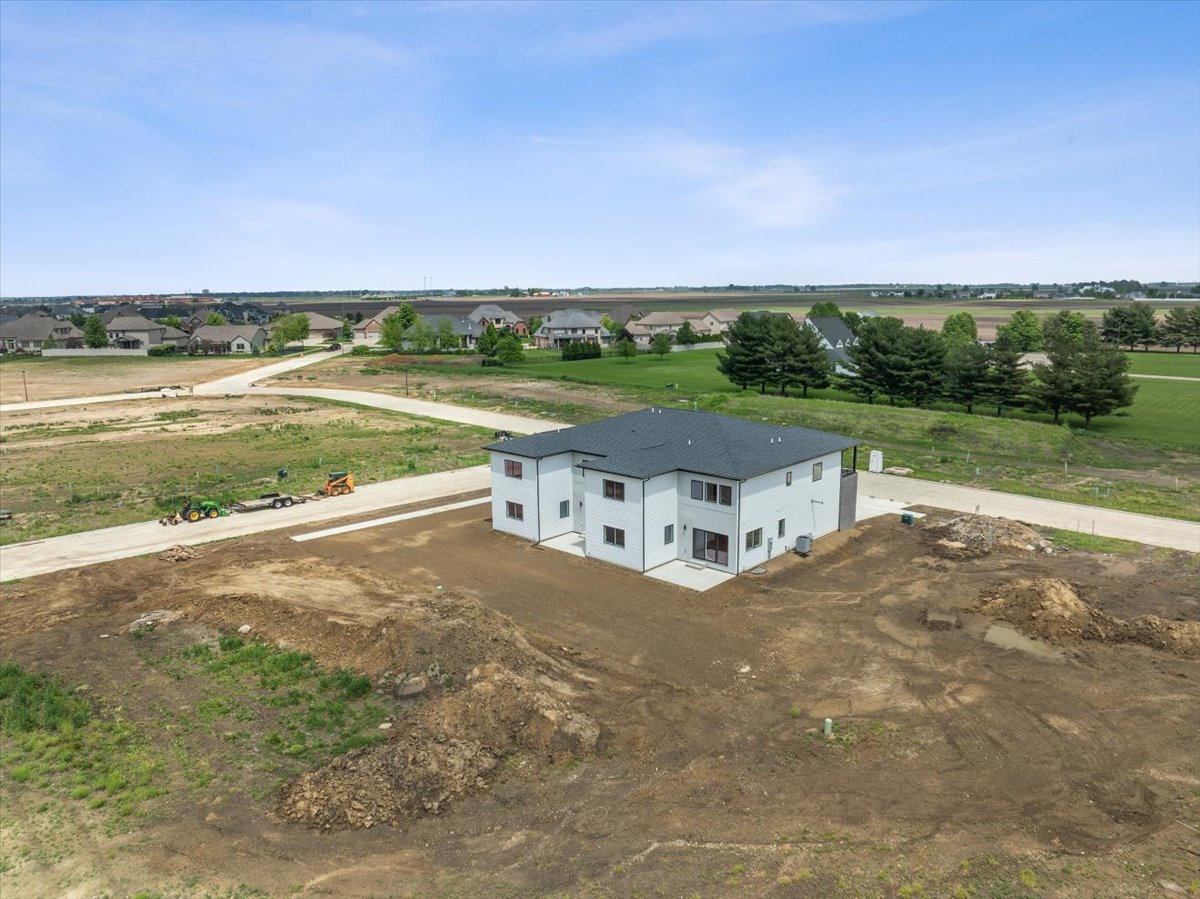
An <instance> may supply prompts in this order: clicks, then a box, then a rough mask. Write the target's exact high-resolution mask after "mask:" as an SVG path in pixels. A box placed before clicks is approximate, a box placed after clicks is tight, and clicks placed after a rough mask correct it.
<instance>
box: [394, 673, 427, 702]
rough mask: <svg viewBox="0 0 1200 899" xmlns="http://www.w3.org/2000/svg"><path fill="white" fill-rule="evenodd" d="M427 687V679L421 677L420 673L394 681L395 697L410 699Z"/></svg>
mask: <svg viewBox="0 0 1200 899" xmlns="http://www.w3.org/2000/svg"><path fill="white" fill-rule="evenodd" d="M428 688H429V681H427V680H426V679H425V678H423V677H421V675H419V674H418V675H416V676H415V677H406V678H403V679H401V680H398V681H396V698H397V699H412V698H413V697H414V696H420V695H421V694H422V693H424V692H425V691H426V690H427V689H428Z"/></svg>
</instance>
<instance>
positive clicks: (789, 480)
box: [785, 471, 792, 487]
mask: <svg viewBox="0 0 1200 899" xmlns="http://www.w3.org/2000/svg"><path fill="white" fill-rule="evenodd" d="M785 486H787V487H791V486H792V473H791V472H790V471H789V472H788V473H787V482H786V484H785Z"/></svg>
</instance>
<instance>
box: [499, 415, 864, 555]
mask: <svg viewBox="0 0 1200 899" xmlns="http://www.w3.org/2000/svg"><path fill="white" fill-rule="evenodd" d="M857 445H858V441H857V440H854V439H853V438H850V437H843V436H841V435H838V434H830V433H827V432H824V431H813V430H809V429H808V428H785V427H775V426H772V425H765V424H760V423H757V422H751V421H746V420H744V419H740V418H730V417H728V416H724V415H715V414H712V413H709V412H687V411H683V410H679V409H657V408H655V409H643V410H641V411H640V412H630V413H627V414H625V415H618V416H615V417H613V418H608V419H604V420H601V421H596V422H591V423H589V424H584V425H579V426H578V427H574V428H565V429H563V430H559V431H548V432H546V433H542V434H535V435H532V436H529V437H519V438H516V439H513V440H504V441H501V442H499V443H494V444H491V445H490V446H488V447H487V449H488V450H489V451H490V452H491V470H492V527H493V528H494V529H495V530H498V531H504V532H506V533H509V534H513V535H515V536H518V537H524V538H525V539H527V540H532V541H535V542H538V543H540V542H542V541H545V540H549V539H550V538H553V537H557V536H560V535H563V534H567V533H570V532H574V533H576V534H578V535H580V536H581V537H582V540H583V552H584V555H586V556H590V557H593V558H597V559H603V560H604V561H607V562H612V563H613V564H615V565H621V566H624V567H626V568H632V569H634V570H635V571H649V570H651V569H653V568H657V567H658V566H660V565H665V564H667V563H668V562H672V561H674V560H677V559H681V560H685V561H687V562H691V563H695V564H700V565H704V566H706V567H710V568H717V569H720V570H722V571H726V572H729V573H734V574H736V573H738V572H742V571H746V570H748V569H750V568H753V567H755V566H757V565H761V564H762V563H764V562H766V561H767V560H768V559H769V558H771V557H773V556H777V555H779V554H780V553H783V552H786V551H787V550H788V549H790V548H792V547H794V546H796V544H797V540H798V539H800V538H807V539H809V540H814V539H816V538H818V537H821V536H823V535H825V534H829V533H832V532H833V531H838V530H844V529H846V528H850V527H853V526H854V520H855V497H856V495H857V493H856V491H857V475H856V474H855V471H854V469H855V467H856V462H857V459H856V457H857V452H858V451H857ZM846 450H850V451H851V453H852V454H853V456H852V460H853V461H852V462H851V465H850V466H848V467H845V468H844V467H843V465H842V455H843V451H846Z"/></svg>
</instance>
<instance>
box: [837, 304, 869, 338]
mask: <svg viewBox="0 0 1200 899" xmlns="http://www.w3.org/2000/svg"><path fill="white" fill-rule="evenodd" d="M842 321H844V322H845V323H846V327H847V328H849V329H850V333H851V334H853V335H854V336H855V337H857V336H858V329H859V328H861V327H862V323H863V322H864V321H866V319H864V318H863V317H862V316H861V315H859V314H858V313H857V312H854V311H851V310H847V311H846V312H843V313H842Z"/></svg>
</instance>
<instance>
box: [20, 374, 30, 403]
mask: <svg viewBox="0 0 1200 899" xmlns="http://www.w3.org/2000/svg"><path fill="white" fill-rule="evenodd" d="M21 386H22V387H24V388H25V402H27V403H28V402H29V382H28V381H26V380H25V369H21Z"/></svg>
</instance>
